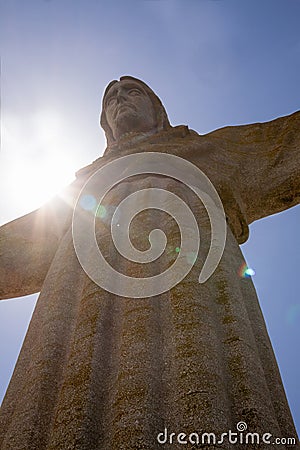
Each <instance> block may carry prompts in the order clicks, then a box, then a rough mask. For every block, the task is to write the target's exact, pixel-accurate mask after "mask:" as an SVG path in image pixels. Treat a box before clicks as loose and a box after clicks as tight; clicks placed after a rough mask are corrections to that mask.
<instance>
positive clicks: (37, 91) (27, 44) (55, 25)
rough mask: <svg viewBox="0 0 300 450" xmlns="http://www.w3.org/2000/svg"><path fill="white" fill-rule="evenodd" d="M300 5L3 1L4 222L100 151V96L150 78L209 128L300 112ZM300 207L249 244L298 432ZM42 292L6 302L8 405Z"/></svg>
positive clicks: (2, 344) (2, 359)
mask: <svg viewBox="0 0 300 450" xmlns="http://www.w3.org/2000/svg"><path fill="white" fill-rule="evenodd" d="M299 20H300V2H299V1H297V0H289V1H286V0H263V1H262V0H252V1H243V2H241V1H240V0H219V1H218V0H202V1H201V0H198V1H192V0H188V1H183V0H182V1H176V0H170V1H168V0H162V1H159V0H153V1H152V0H144V1H125V2H118V1H114V2H111V3H109V2H105V1H93V0H89V2H85V1H84V0H76V1H75V0H60V1H58V0H47V1H46V0H45V1H42V0H39V1H38V0H36V1H33V0H28V1H26V2H24V1H21V0H10V1H5V0H0V43H1V97H2V98H1V118H2V123H1V131H2V135H1V152H0V221H1V223H5V222H7V221H9V220H12V219H14V218H16V217H18V216H20V215H22V214H24V213H26V212H29V211H30V210H32V209H34V208H36V207H38V206H39V205H40V204H42V203H43V202H45V201H46V200H47V199H48V198H49V197H51V196H52V195H53V194H54V193H55V192H56V191H57V190H58V189H60V188H61V187H63V186H64V185H66V184H68V183H69V182H70V181H71V180H72V178H73V176H74V172H75V171H76V170H77V169H79V168H80V167H82V166H84V165H86V164H89V163H90V162H91V161H92V160H94V159H95V158H97V157H98V156H99V155H100V154H102V152H103V150H104V146H105V140H104V136H103V133H102V131H101V130H100V129H99V126H98V121H99V112H100V104H101V97H102V92H103V89H104V87H105V86H106V85H107V83H108V82H109V81H110V80H112V79H115V78H118V77H120V76H121V75H124V74H129V75H133V76H136V77H138V78H142V79H143V80H145V81H146V82H147V83H148V84H149V85H150V86H152V87H153V89H154V90H155V91H156V92H157V93H158V95H159V96H160V97H161V99H162V101H163V103H164V105H165V106H166V109H167V111H168V114H169V118H170V121H171V123H172V124H173V125H178V124H188V125H189V126H190V127H191V128H193V129H195V130H196V131H198V132H199V133H201V134H202V133H207V132H209V131H211V130H213V129H216V128H219V127H222V126H225V125H238V124H244V123H251V122H260V121H267V120H271V119H273V118H276V117H279V116H283V115H286V114H289V113H292V112H294V111H296V110H298V109H299V100H300V91H299V74H300V30H299ZM299 222H300V207H299V206H298V207H295V208H292V209H291V210H289V211H286V212H284V213H281V214H277V215H274V216H272V217H270V218H267V219H263V220H261V221H259V222H257V223H254V224H253V225H251V230H250V231H251V233H250V239H249V241H248V242H247V243H246V244H245V245H243V252H244V254H245V257H246V259H247V261H248V264H249V265H250V266H251V267H253V268H254V269H255V271H256V275H255V276H254V277H253V281H254V283H255V285H256V288H257V292H258V296H259V298H260V303H261V307H262V310H263V312H264V316H265V319H266V322H267V326H268V330H269V333H270V337H271V340H272V343H273V346H274V350H275V353H276V356H277V360H278V363H279V367H280V371H281V374H282V377H283V381H284V385H285V388H286V392H287V396H288V399H289V403H290V406H291V409H292V413H293V416H294V419H295V422H296V424H297V426H298V430H300V401H299V400H300V398H299V397H300V392H299V391H300V389H299V381H298V380H299V379H300V365H299V357H298V354H299V352H298V346H299V336H300V327H299V320H300V300H299V297H300V296H299V294H300V288H299V283H298V276H299V275H298V272H299V264H300V256H299V253H300V252H299V248H300V239H299ZM34 301H35V297H34V296H29V297H27V298H22V299H17V300H15V299H14V300H12V301H3V302H1V304H0V398H2V396H3V395H4V392H5V389H6V386H7V383H8V380H9V378H10V376H11V373H12V370H13V366H14V363H15V360H16V358H17V355H18V351H19V349H20V346H21V343H22V339H23V337H24V335H25V332H26V327H27V325H28V322H29V320H30V315H31V313H32V308H33V306H34Z"/></svg>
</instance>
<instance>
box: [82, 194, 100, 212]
mask: <svg viewBox="0 0 300 450" xmlns="http://www.w3.org/2000/svg"><path fill="white" fill-rule="evenodd" d="M79 204H80V206H81V207H82V208H83V209H85V210H86V211H93V210H94V209H95V208H96V206H97V200H96V199H95V197H94V196H93V195H83V196H82V197H81V198H80V200H79Z"/></svg>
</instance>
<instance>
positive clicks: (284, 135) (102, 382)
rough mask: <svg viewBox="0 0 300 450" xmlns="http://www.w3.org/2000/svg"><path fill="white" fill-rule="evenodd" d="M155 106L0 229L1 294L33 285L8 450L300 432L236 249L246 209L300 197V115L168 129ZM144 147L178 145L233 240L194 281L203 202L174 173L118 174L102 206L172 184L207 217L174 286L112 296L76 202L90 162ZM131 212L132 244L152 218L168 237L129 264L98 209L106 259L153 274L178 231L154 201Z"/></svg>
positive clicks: (205, 237)
mask: <svg viewBox="0 0 300 450" xmlns="http://www.w3.org/2000/svg"><path fill="white" fill-rule="evenodd" d="M155 109H156V111H159V114H160V115H159V117H160V118H161V126H160V127H159V129H158V130H156V131H157V132H156V133H154V134H149V135H147V133H146V134H145V135H140V136H138V137H137V136H136V135H127V136H123V138H122V139H121V140H120V141H119V142H114V141H113V137H112V136H111V135H110V136H108V142H109V147H108V149H107V150H106V152H105V154H104V156H103V157H102V158H99V159H98V160H97V161H95V162H94V163H93V164H92V165H90V166H88V167H87V168H85V169H82V170H81V171H80V172H79V174H78V177H77V180H76V181H75V182H74V183H73V185H72V186H71V187H70V188H69V189H68V190H67V191H66V192H65V193H64V201H61V200H59V199H55V200H54V201H53V202H52V203H51V205H48V206H46V207H44V208H42V209H41V210H40V211H38V212H35V213H32V214H29V215H27V216H25V217H24V218H21V219H18V220H16V221H14V222H12V223H10V224H7V225H5V226H4V227H2V228H1V229H0V262H1V269H0V270H1V271H0V274H1V278H0V294H1V298H10V297H13V296H18V295H24V294H28V293H31V292H35V291H38V290H41V294H40V297H39V300H38V302H37V306H36V309H35V312H34V314H33V317H32V320H31V323H30V326H29V330H28V333H27V336H26V339H25V342H24V345H23V348H22V351H21V354H20V357H19V360H18V363H17V365H16V368H15V371H14V375H13V378H12V380H11V383H10V386H9V388H8V391H7V394H6V397H5V399H4V402H3V406H2V412H1V421H0V425H1V440H0V442H1V444H0V445H1V449H3V450H8V449H9V450H21V449H30V450H35V449H47V450H66V449H78V450H79V449H80V450H85V449H86V450H93V449H99V450H100V449H101V450H119V449H124V450H125V449H126V450H127V449H136V450H137V449H139V450H142V449H144V450H154V449H156V448H157V449H159V448H166V449H175V448H182V444H178V443H176V442H175V443H173V444H172V445H171V444H165V445H161V444H159V443H158V442H157V435H158V433H160V432H163V431H164V429H165V427H166V428H167V429H168V433H169V434H170V433H172V432H174V433H176V434H178V433H180V432H182V433H187V434H189V433H192V432H198V433H199V434H200V433H201V432H213V433H216V434H217V435H221V434H222V433H225V432H227V431H228V430H229V429H231V430H233V431H235V430H236V424H237V422H239V421H245V422H246V423H247V425H248V431H251V432H256V433H260V434H263V433H272V434H273V436H277V437H288V436H290V437H293V436H296V433H295V429H294V426H293V420H292V418H291V415H290V411H289V407H288V404H287V401H286V397H285V393H284V390H283V387H282V382H281V378H280V374H279V371H278V368H277V364H276V361H275V358H274V354H273V350H272V347H271V344H270V341H269V337H268V334H267V331H266V327H265V324H264V320H263V317H262V314H261V310H260V307H259V303H258V300H257V297H256V293H255V290H254V287H253V284H252V281H251V279H247V278H241V277H239V276H238V270H239V268H240V266H241V265H242V264H243V262H244V260H243V256H242V254H241V252H240V249H239V245H238V243H241V242H244V241H245V240H246V239H247V236H248V224H249V223H251V222H252V221H253V220H257V219H259V218H261V217H264V216H266V215H269V214H273V213H276V212H278V211H282V210H284V209H286V208H288V207H291V206H293V205H295V204H296V203H297V202H299V192H300V189H299V178H300V176H299V153H300V152H299V141H300V139H299V138H300V131H299V130H300V113H295V114H293V115H291V116H288V117H283V118H280V119H277V120H274V121H272V122H269V123H265V124H254V125H246V126H241V127H229V128H224V129H221V130H217V131H215V132H213V133H210V134H208V135H205V136H199V135H197V133H195V132H192V131H190V130H188V128H187V127H184V126H180V127H175V128H172V127H170V125H169V124H168V122H167V119H166V116H164V114H163V112H162V110H161V109H160V106H159V104H158V103H156V104H155ZM102 122H103V117H102ZM104 126H106V125H104ZM149 151H151V152H164V153H172V154H176V155H178V156H181V157H183V158H186V159H188V160H190V161H191V162H193V163H194V164H196V165H197V166H198V167H199V168H200V169H201V170H203V171H204V172H205V173H206V174H207V175H208V176H209V178H210V179H211V181H212V182H213V184H214V186H215V187H216V189H217V190H218V192H219V195H220V197H221V199H222V201H223V204H224V208H225V210H226V215H227V218H228V224H229V227H228V236H227V242H226V247H225V251H224V255H223V257H222V259H221V262H220V264H219V266H218V268H217V270H216V271H215V273H214V274H213V276H212V277H211V278H210V279H209V280H208V281H207V282H206V283H204V284H199V283H198V275H199V272H200V269H201V267H202V264H203V260H204V259H205V255H206V253H207V251H208V247H209V243H210V224H209V219H208V217H207V214H206V212H205V209H204V207H203V205H202V204H201V203H200V202H199V201H198V200H197V199H196V198H195V196H194V195H193V194H192V193H191V192H189V191H188V190H185V189H183V187H182V185H181V184H180V183H179V182H177V181H175V180H174V179H171V178H169V179H166V178H164V177H159V176H156V177H155V176H150V175H149V176H144V177H137V178H132V180H128V181H126V182H123V183H120V184H119V185H118V186H116V187H115V188H114V189H113V190H112V192H111V193H110V194H109V195H108V196H107V199H106V202H107V205H108V206H109V205H114V204H115V203H116V201H118V200H119V201H120V200H121V199H122V198H124V197H126V196H127V195H129V194H130V193H131V192H133V191H136V190H137V189H143V188H145V187H149V186H153V187H161V188H163V189H166V188H167V189H169V190H171V191H172V192H175V193H177V194H178V195H179V196H181V197H183V198H184V200H185V201H186V202H187V203H188V204H189V206H190V207H191V208H192V210H193V212H194V214H195V216H196V217H197V219H198V221H199V226H200V230H201V249H200V254H199V257H198V259H197V262H196V264H195V266H194V267H193V269H192V271H191V272H190V274H189V275H188V276H187V277H186V278H185V279H184V280H183V281H182V282H181V283H180V284H179V285H177V286H176V287H175V288H173V289H172V290H170V291H169V292H167V293H165V294H162V295H160V296H157V297H153V298H145V299H139V300H137V299H130V298H121V297H118V296H115V295H113V294H110V293H108V292H106V291H105V290H103V289H101V288H100V287H98V286H97V285H96V284H94V283H93V282H92V281H91V280H90V279H89V278H88V277H87V276H86V274H85V272H84V271H83V270H82V268H81V266H80V264H79V262H78V260H77V257H76V254H75V251H74V247H73V241H72V232H71V220H72V205H73V204H74V201H75V199H76V196H77V195H78V192H79V190H80V188H81V186H82V185H83V184H84V182H85V180H87V179H88V177H89V176H90V175H91V174H92V173H93V172H95V171H96V170H97V169H98V168H99V167H101V166H103V165H104V164H106V163H107V162H108V161H111V160H113V159H114V158H118V157H120V156H122V155H126V154H129V153H135V152H136V153H138V152H149ZM139 219H140V220H138V219H136V222H135V223H134V224H133V230H132V239H133V241H134V243H135V245H136V246H137V247H138V248H140V249H143V248H145V242H146V241H147V237H148V234H149V230H151V229H153V228H157V227H158V226H159V228H164V229H165V230H166V233H167V235H168V245H169V247H168V248H169V249H170V250H169V251H168V252H166V253H165V254H164V255H163V256H162V257H161V258H160V260H159V263H156V264H149V265H139V266H138V265H137V264H136V263H129V262H128V261H126V260H125V259H124V258H122V257H121V256H120V255H119V254H118V253H117V252H115V250H114V247H113V243H112V241H111V239H110V235H109V228H108V225H107V223H106V221H104V220H101V218H98V219H97V220H96V233H97V239H98V242H99V244H100V246H101V248H102V252H103V253H104V254H105V255H107V257H108V258H109V259H110V261H111V263H112V265H113V266H114V267H115V268H117V269H118V270H120V271H123V272H124V273H126V274H128V275H131V276H151V275H152V274H153V273H156V272H157V271H159V270H161V269H164V268H165V267H167V266H168V265H169V264H170V263H171V262H172V261H173V260H174V258H175V257H176V255H175V252H174V249H175V248H176V247H177V246H178V245H180V240H179V239H180V236H179V233H178V229H177V228H176V224H175V223H174V221H170V219H169V217H168V216H166V215H163V213H159V212H158V213H156V212H155V213H153V211H151V210H149V211H147V212H144V213H143V216H141V217H140V218H139ZM141 266H142V267H141ZM186 447H187V448H198V446H197V445H194V446H193V445H192V444H191V445H190V446H188V445H187V446H186ZM201 448H209V449H212V448H224V449H225V448H226V449H227V448H229V449H231V448H237V449H239V448H240V449H243V448H245V445H239V444H236V445H234V447H233V446H232V444H228V443H224V444H218V445H212V444H211V445H207V446H206V447H203V446H202V447H201ZM247 448H259V449H264V448H269V445H265V444H260V445H258V446H252V447H251V446H249V447H247ZM276 448H288V447H286V446H284V445H282V446H281V447H280V446H276ZM293 448H296V447H295V446H294V447H293Z"/></svg>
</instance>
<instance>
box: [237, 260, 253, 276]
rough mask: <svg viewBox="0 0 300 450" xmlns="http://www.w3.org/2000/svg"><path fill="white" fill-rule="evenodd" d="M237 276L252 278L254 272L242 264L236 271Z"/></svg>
mask: <svg viewBox="0 0 300 450" xmlns="http://www.w3.org/2000/svg"><path fill="white" fill-rule="evenodd" d="M238 274H239V276H240V277H241V278H252V277H253V276H254V275H255V270H254V269H252V268H251V267H248V266H247V264H246V263H243V264H242V265H241V267H240V268H239V270H238Z"/></svg>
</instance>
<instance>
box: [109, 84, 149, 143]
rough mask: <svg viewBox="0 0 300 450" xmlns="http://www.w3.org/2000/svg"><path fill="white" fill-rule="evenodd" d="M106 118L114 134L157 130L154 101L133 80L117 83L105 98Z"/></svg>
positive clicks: (117, 135)
mask: <svg viewBox="0 0 300 450" xmlns="http://www.w3.org/2000/svg"><path fill="white" fill-rule="evenodd" d="M104 111H105V115H106V120H107V123H108V125H109V126H110V128H111V130H112V133H113V136H114V138H115V139H116V140H118V139H119V138H120V137H121V136H122V135H123V134H125V133H128V132H131V131H134V132H139V131H140V132H146V131H151V130H155V128H156V126H157V124H156V115H155V110H154V106H153V104H152V101H151V99H150V97H149V96H148V94H147V93H146V91H145V90H144V89H143V87H142V86H141V85H140V84H139V83H138V82H135V81H132V80H121V81H119V82H117V83H115V84H114V85H113V86H112V87H111V88H110V90H109V91H108V93H107V94H106V97H105V99H104Z"/></svg>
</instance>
